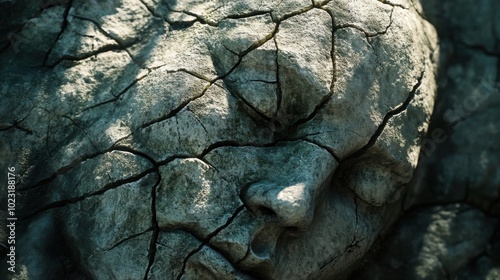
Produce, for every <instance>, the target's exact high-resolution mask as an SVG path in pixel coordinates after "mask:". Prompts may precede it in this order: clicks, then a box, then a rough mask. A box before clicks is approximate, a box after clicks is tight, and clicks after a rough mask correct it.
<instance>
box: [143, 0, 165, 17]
mask: <svg viewBox="0 0 500 280" xmlns="http://www.w3.org/2000/svg"><path fill="white" fill-rule="evenodd" d="M139 1H140V2H141V4H142V5H143V6H144V8H146V10H147V11H148V12H149V13H150V14H151V15H152V16H153V17H156V18H161V19H163V17H162V16H160V15H158V14H156V13H155V12H154V10H153V8H152V7H150V6H148V4H146V3H144V0H139Z"/></svg>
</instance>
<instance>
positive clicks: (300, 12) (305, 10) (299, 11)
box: [273, 4, 314, 23]
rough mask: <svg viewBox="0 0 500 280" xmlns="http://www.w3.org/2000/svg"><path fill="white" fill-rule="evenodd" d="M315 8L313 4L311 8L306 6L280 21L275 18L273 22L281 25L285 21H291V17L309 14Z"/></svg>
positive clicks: (284, 16)
mask: <svg viewBox="0 0 500 280" xmlns="http://www.w3.org/2000/svg"><path fill="white" fill-rule="evenodd" d="M313 8H314V5H313V4H311V5H310V6H306V7H304V8H302V9H299V10H297V11H294V12H291V13H288V14H286V15H283V17H281V18H280V19H279V20H278V19H276V18H274V17H273V21H274V22H276V23H280V22H282V21H284V20H287V19H289V18H291V17H294V16H297V15H300V14H304V13H307V12H309V11H310V10H312V9H313Z"/></svg>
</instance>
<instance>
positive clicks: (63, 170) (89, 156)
mask: <svg viewBox="0 0 500 280" xmlns="http://www.w3.org/2000/svg"><path fill="white" fill-rule="evenodd" d="M104 153H106V151H104V152H102V153H92V154H86V155H83V156H80V157H77V158H76V159H74V160H73V161H72V162H71V163H70V164H68V165H65V166H63V167H61V168H59V169H57V170H56V171H54V172H53V173H52V174H51V175H50V176H49V177H46V178H45V179H42V180H40V181H38V182H36V183H35V184H33V185H32V186H27V187H25V188H20V189H19V191H21V192H24V191H29V190H32V189H35V188H38V187H40V186H42V185H45V184H48V183H50V182H52V181H53V180H54V179H55V178H56V177H57V176H59V175H61V174H64V173H66V172H68V171H70V170H71V169H73V168H74V167H76V166H78V165H79V164H80V163H82V162H84V161H86V160H89V159H92V158H95V157H97V156H100V155H102V154H104Z"/></svg>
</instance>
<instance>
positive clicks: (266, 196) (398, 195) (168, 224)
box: [0, 0, 498, 279]
mask: <svg viewBox="0 0 500 280" xmlns="http://www.w3.org/2000/svg"><path fill="white" fill-rule="evenodd" d="M0 5H5V6H6V7H8V8H9V9H11V10H12V11H17V12H18V13H22V14H23V16H25V17H27V18H29V20H24V21H23V20H22V19H20V18H19V17H14V16H10V17H6V18H5V21H6V22H8V23H9V24H10V25H7V28H10V27H9V26H16V24H18V25H19V26H21V27H20V28H18V30H7V31H8V32H7V31H6V32H7V34H8V36H7V38H8V39H9V40H8V41H7V42H5V44H4V48H3V51H2V52H1V53H0V60H1V62H2V66H1V68H0V72H1V73H2V77H3V78H2V79H3V82H2V84H1V85H0V92H1V93H2V98H3V100H2V104H1V105H0V113H2V115H5V117H4V118H2V119H0V121H1V122H2V123H0V126H1V127H0V134H1V135H2V138H1V140H0V143H1V144H0V153H1V154H2V157H3V158H5V159H6V160H5V161H3V162H1V168H2V170H4V169H6V168H7V167H8V166H12V165H14V166H16V169H17V171H18V172H17V174H18V175H19V178H18V179H19V182H18V186H19V190H18V197H17V199H18V200H19V201H20V204H19V205H20V206H19V213H20V214H19V215H20V219H21V220H22V222H21V223H20V225H21V227H20V228H19V229H18V237H17V238H18V244H19V245H18V247H17V248H18V249H17V250H18V251H17V254H18V256H19V257H18V265H17V272H16V273H15V274H12V275H13V276H12V277H14V278H15V279H52V278H53V277H55V278H57V279H87V278H89V279H344V278H348V277H349V276H350V275H351V274H352V272H353V270H355V269H356V273H357V275H369V274H370V271H377V272H379V273H386V275H387V272H382V270H383V268H384V262H385V261H387V262H389V263H390V262H391V260H385V259H384V260H383V259H382V258H376V259H375V260H376V261H375V262H370V263H369V264H368V265H364V266H363V267H365V270H366V268H369V270H368V272H363V271H359V270H357V268H359V267H360V264H362V263H363V262H368V261H370V260H371V258H369V256H370V254H371V253H370V252H372V251H373V252H374V253H373V254H375V252H377V250H374V249H373V247H374V244H380V242H382V241H380V240H385V236H386V234H387V233H388V232H389V231H390V229H391V228H392V226H393V225H394V223H395V222H396V221H397V220H398V219H399V218H400V216H401V214H402V212H403V210H404V209H405V208H411V205H418V204H419V202H422V201H427V200H429V199H428V198H426V197H425V196H426V194H432V191H430V190H426V191H425V192H424V191H422V186H427V185H432V184H426V183H421V184H420V183H419V182H421V181H418V180H415V179H414V180H413V181H412V178H414V176H413V175H414V171H415V169H416V168H417V165H418V164H419V153H420V150H421V146H422V145H423V147H424V149H426V147H428V146H425V144H426V142H425V140H424V136H425V135H426V133H427V131H428V125H429V123H430V120H431V113H432V111H433V108H434V102H435V92H436V74H437V66H438V60H439V56H438V53H439V45H438V37H437V34H436V32H435V29H434V27H433V26H432V25H431V24H430V23H429V22H428V21H427V20H426V19H425V17H424V16H423V14H424V11H423V8H422V6H421V4H420V3H419V2H417V1H375V0H362V1H347V0H335V1H333V0H331V1H315V0H313V1H305V0H293V1H267V2H263V1H196V0H191V1H180V0H178V1H175V0H169V1H160V0H142V1H132V0H114V1H79V0H71V1H64V2H63V1H53V2H42V4H41V9H39V7H37V8H33V7H31V6H30V5H28V4H26V3H24V1H14V2H12V3H10V2H5V3H1V2H0ZM424 7H426V6H425V5H424ZM497 127H498V126H497ZM431 132H432V130H431ZM462 139H465V138H462ZM420 159H421V162H422V156H421V157H420ZM430 162H432V161H430ZM435 164H437V163H435ZM421 165H422V164H421ZM423 166H428V165H423ZM420 170H421V171H420ZM420 170H419V173H418V174H423V175H419V176H420V177H419V176H417V177H416V178H424V180H426V179H425V178H432V176H429V175H427V176H425V174H427V173H426V172H428V171H426V170H427V169H425V167H422V168H421V169H420ZM436 178H437V177H436ZM449 183H450V184H451V181H449ZM488 193H491V192H488ZM2 195H4V194H3V193H2ZM405 196H408V197H409V198H407V199H403V198H404V197H405ZM0 197H1V196H0ZM497 198H498V196H497ZM494 199H495V198H493V199H492V202H491V203H494V201H495V200H494ZM440 201H442V200H440ZM497 201H498V199H497ZM438 204H439V203H438ZM467 207H469V206H456V207H453V206H449V207H446V206H443V209H444V210H443V211H445V213H449V212H450V213H455V212H456V211H462V210H460V209H465V208H467ZM457 209H458V210H457ZM467 209H468V208H467ZM429 211H430V210H425V211H422V212H418V213H420V214H419V215H421V216H422V217H424V218H419V219H420V220H418V221H421V220H425V217H427V216H426V215H428V212H429ZM446 211H448V212H446ZM454 211H455V212H454ZM439 213H442V212H439ZM442 215H443V218H441V219H439V221H442V220H446V219H447V218H446V217H448V216H449V215H448V216H446V214H442ZM474 215H476V216H474ZM474 215H471V217H473V218H474V219H479V220H480V221H481V222H485V223H491V224H493V222H496V220H494V219H493V218H491V217H483V215H482V214H481V213H476V214H474ZM477 215H479V216H477ZM419 217H420V216H419ZM403 221H404V219H403ZM413 225H414V224H412V223H411V222H410V227H411V226H413ZM398 227H399V226H398ZM459 228H460V227H459ZM396 232H398V231H396ZM393 234H395V237H394V238H392V239H388V240H389V241H388V242H393V243H395V244H396V245H394V246H398V245H397V244H400V243H398V242H401V238H402V240H403V241H404V240H406V239H405V238H406V235H405V233H404V230H403V233H401V234H400V236H401V237H400V236H397V233H393ZM492 234H493V227H488V231H485V236H484V238H489V236H491V235H492ZM420 236H421V237H422V236H425V235H424V234H423V233H422V234H421V235H420ZM415 242H418V241H415ZM479 243H481V242H479ZM479 243H478V244H479ZM481 244H482V243H481ZM481 244H479V245H477V246H480V245H481ZM391 246H393V245H391V244H388V245H387V248H388V249H387V250H388V252H391V254H390V255H388V256H387V258H390V257H391V256H398V254H399V252H397V250H393V249H391V248H392V247H391ZM481 246H482V245H481ZM375 247H377V246H375ZM370 249H372V250H370ZM375 249H376V248H375ZM391 250H393V251H394V252H393V251H391ZM381 251H382V252H383V250H381ZM469 251H470V250H469ZM469 251H467V252H469ZM27 252H31V253H29V254H28V253H27ZM439 254H443V253H442V252H440V253H439ZM439 254H436V255H435V256H438V255H439ZM475 254H476V253H475ZM477 254H479V253H477ZM365 256H368V258H365ZM433 256H434V255H433ZM436 258H437V257H436ZM378 261H379V262H380V263H379V262H378ZM408 263H411V261H409V262H408ZM401 267H405V266H399V267H398V268H397V269H402V268H401ZM429 267H431V268H432V265H431V266H429ZM397 269H396V268H395V269H394V271H397ZM407 271H411V270H410V269H407ZM416 271H417V272H415V273H414V274H411V272H409V275H410V276H411V275H418V273H419V271H420V270H416ZM380 275H383V274H380ZM380 275H379V276H380ZM16 277H17V278H16ZM363 277H365V278H370V277H375V275H369V276H363ZM394 277H395V278H394V279H397V276H394Z"/></svg>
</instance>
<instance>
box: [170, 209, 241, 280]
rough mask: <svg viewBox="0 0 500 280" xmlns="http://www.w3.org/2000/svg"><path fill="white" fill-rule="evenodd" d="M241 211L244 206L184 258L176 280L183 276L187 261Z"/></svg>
mask: <svg viewBox="0 0 500 280" xmlns="http://www.w3.org/2000/svg"><path fill="white" fill-rule="evenodd" d="M243 209H245V206H244V205H241V206H239V207H238V208H237V209H236V211H235V212H234V213H233V215H232V216H231V217H229V219H227V221H226V222H225V223H224V224H223V225H222V226H220V227H218V228H217V229H216V230H214V231H213V232H212V233H210V234H209V235H208V236H207V237H206V238H205V239H203V242H202V243H201V244H200V246H198V248H196V249H195V250H193V251H191V252H190V253H189V254H188V255H187V256H186V258H184V261H183V263H182V268H181V272H180V273H179V275H178V276H177V280H180V279H181V277H182V275H184V272H185V270H186V265H187V262H188V261H189V259H190V258H191V257H192V256H193V255H194V254H196V253H197V252H199V251H201V249H203V247H204V246H206V245H207V246H208V245H209V242H210V240H211V239H212V238H213V237H214V236H216V235H217V234H219V232H221V231H222V230H223V229H225V228H227V227H228V226H229V225H230V224H231V223H232V222H233V220H234V219H235V218H236V216H238V214H239V213H240V212H241V211H243Z"/></svg>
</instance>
